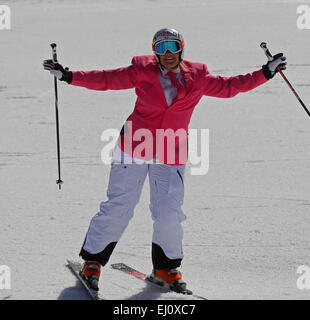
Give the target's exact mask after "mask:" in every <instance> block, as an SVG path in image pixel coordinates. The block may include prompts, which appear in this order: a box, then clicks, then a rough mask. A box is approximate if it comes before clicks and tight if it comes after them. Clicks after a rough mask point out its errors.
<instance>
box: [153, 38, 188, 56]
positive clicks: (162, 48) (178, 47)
mask: <svg viewBox="0 0 310 320" xmlns="http://www.w3.org/2000/svg"><path fill="white" fill-rule="evenodd" d="M183 47H184V41H182V42H180V41H176V40H164V41H160V42H158V43H156V44H153V51H154V52H155V53H157V54H159V55H164V54H165V53H166V52H167V50H169V51H170V52H172V53H177V52H180V51H182V49H183Z"/></svg>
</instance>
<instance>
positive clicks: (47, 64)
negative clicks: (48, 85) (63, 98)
mask: <svg viewBox="0 0 310 320" xmlns="http://www.w3.org/2000/svg"><path fill="white" fill-rule="evenodd" d="M43 67H44V69H45V70H48V71H49V72H50V73H51V74H52V75H53V76H55V77H56V78H57V79H59V80H60V81H66V82H67V83H71V81H72V72H71V71H69V68H65V69H64V68H63V66H62V65H61V64H59V63H58V62H57V63H55V62H53V60H52V59H49V60H44V61H43Z"/></svg>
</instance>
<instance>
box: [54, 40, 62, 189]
mask: <svg viewBox="0 0 310 320" xmlns="http://www.w3.org/2000/svg"><path fill="white" fill-rule="evenodd" d="M51 47H52V56H53V62H54V63H57V62H58V61H57V53H56V43H52V44H51ZM54 87H55V111H56V138H57V159H58V179H57V180H56V184H58V187H59V190H60V189H61V185H62V184H63V181H62V180H61V175H60V139H59V116H58V90H57V78H56V77H55V76H54Z"/></svg>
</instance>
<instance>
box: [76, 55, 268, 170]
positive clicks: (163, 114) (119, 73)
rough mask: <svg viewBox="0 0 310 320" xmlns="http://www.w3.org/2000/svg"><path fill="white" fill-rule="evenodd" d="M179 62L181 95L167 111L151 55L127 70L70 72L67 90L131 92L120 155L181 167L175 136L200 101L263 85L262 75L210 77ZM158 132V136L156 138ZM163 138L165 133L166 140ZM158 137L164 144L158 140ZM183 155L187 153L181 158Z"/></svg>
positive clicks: (181, 139) (198, 66)
mask: <svg viewBox="0 0 310 320" xmlns="http://www.w3.org/2000/svg"><path fill="white" fill-rule="evenodd" d="M183 62H184V64H185V66H186V67H182V74H183V77H184V80H185V83H186V88H185V89H186V95H185V96H184V97H182V98H180V99H178V98H176V99H175V100H174V101H173V103H172V104H171V106H170V107H168V105H167V102H166V98H165V95H164V92H163V89H162V87H161V84H160V81H159V77H158V73H159V72H160V70H159V67H158V64H157V63H156V60H155V57H154V56H153V55H152V56H151V55H150V56H137V57H134V58H133V59H132V64H131V65H130V66H128V67H124V68H119V69H114V70H100V71H75V72H73V73H72V74H73V78H72V82H71V84H72V85H75V86H82V87H85V88H88V89H92V90H122V89H131V88H135V92H136V95H137V100H136V103H135V108H134V110H133V112H132V113H131V115H130V116H129V117H128V119H127V122H126V124H125V126H124V127H123V130H122V133H121V135H120V139H119V145H120V147H121V149H122V150H123V151H124V152H126V153H129V154H131V155H134V156H135V157H139V158H144V159H146V160H150V159H152V158H153V157H154V156H155V155H157V157H158V158H159V159H160V161H161V162H162V163H165V164H176V165H179V164H185V163H186V161H187V134H185V135H186V136H184V135H181V134H180V135H177V134H176V133H177V132H186V133H187V130H188V126H189V122H190V119H191V115H192V112H193V110H194V108H195V106H196V105H197V104H198V102H199V100H200V99H201V97H202V96H204V95H205V96H212V97H219V98H231V97H234V96H235V95H236V94H238V93H239V92H247V91H249V90H252V89H254V88H256V87H257V86H259V85H261V84H263V83H265V82H266V81H267V79H266V78H265V76H264V75H263V72H262V70H261V69H260V70H257V71H254V72H252V73H248V74H246V75H238V76H234V77H221V76H213V75H211V74H210V73H209V71H208V69H207V66H206V65H205V64H202V63H197V62H190V61H187V60H184V61H183ZM130 129H132V130H130ZM158 129H162V130H158ZM179 129H181V130H179ZM138 130H139V131H138ZM143 130H144V131H143ZM177 130H179V131H177ZM137 131H138V132H137ZM158 132H160V134H159V135H158ZM144 133H145V134H144ZM166 133H169V134H170V136H169V134H166ZM161 134H162V135H161ZM175 134H176V136H177V137H178V138H177V139H174V140H175V141H174V143H173V141H172V140H169V139H170V138H171V135H172V136H174V135H175ZM163 135H165V136H166V138H164V139H163ZM159 137H160V138H159ZM171 149H173V154H174V157H172V158H174V159H172V158H171V157H170V156H169V157H168V155H167V153H168V151H169V152H171ZM184 150H186V152H185V153H184V152H183V151H184ZM181 151H182V152H181ZM168 158H169V159H168ZM171 159H172V160H171Z"/></svg>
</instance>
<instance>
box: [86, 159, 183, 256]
mask: <svg viewBox="0 0 310 320" xmlns="http://www.w3.org/2000/svg"><path fill="white" fill-rule="evenodd" d="M184 173H185V166H184V165H181V166H176V165H163V164H135V163H133V164H121V163H114V164H112V166H111V171H110V178H109V185H108V190H107V196H108V200H107V201H103V202H101V204H100V211H99V212H98V213H97V214H96V215H95V216H94V217H93V218H92V220H91V222H90V226H89V229H88V232H87V235H86V238H85V242H84V245H83V248H82V249H83V251H86V252H88V253H89V254H91V255H96V254H98V253H100V252H102V251H103V250H104V249H105V248H106V247H107V246H108V245H109V244H111V243H117V242H118V241H119V239H120V238H121V236H122V234H123V232H124V230H125V229H126V227H127V225H128V223H129V221H130V219H131V218H132V217H133V214H134V208H135V206H136V205H137V203H138V202H139V199H140V195H141V191H142V187H143V184H144V181H145V179H146V176H147V174H148V175H149V183H150V206H149V207H150V210H151V213H152V219H153V221H154V224H153V238H152V242H153V243H154V244H157V245H159V246H160V247H161V248H162V250H163V251H164V253H165V255H166V256H167V257H168V258H169V259H182V258H183V251H182V238H183V229H182V226H181V223H182V221H184V220H185V218H186V217H185V215H184V213H183V211H182V209H181V206H182V204H183V198H184ZM112 250H113V249H112Z"/></svg>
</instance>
